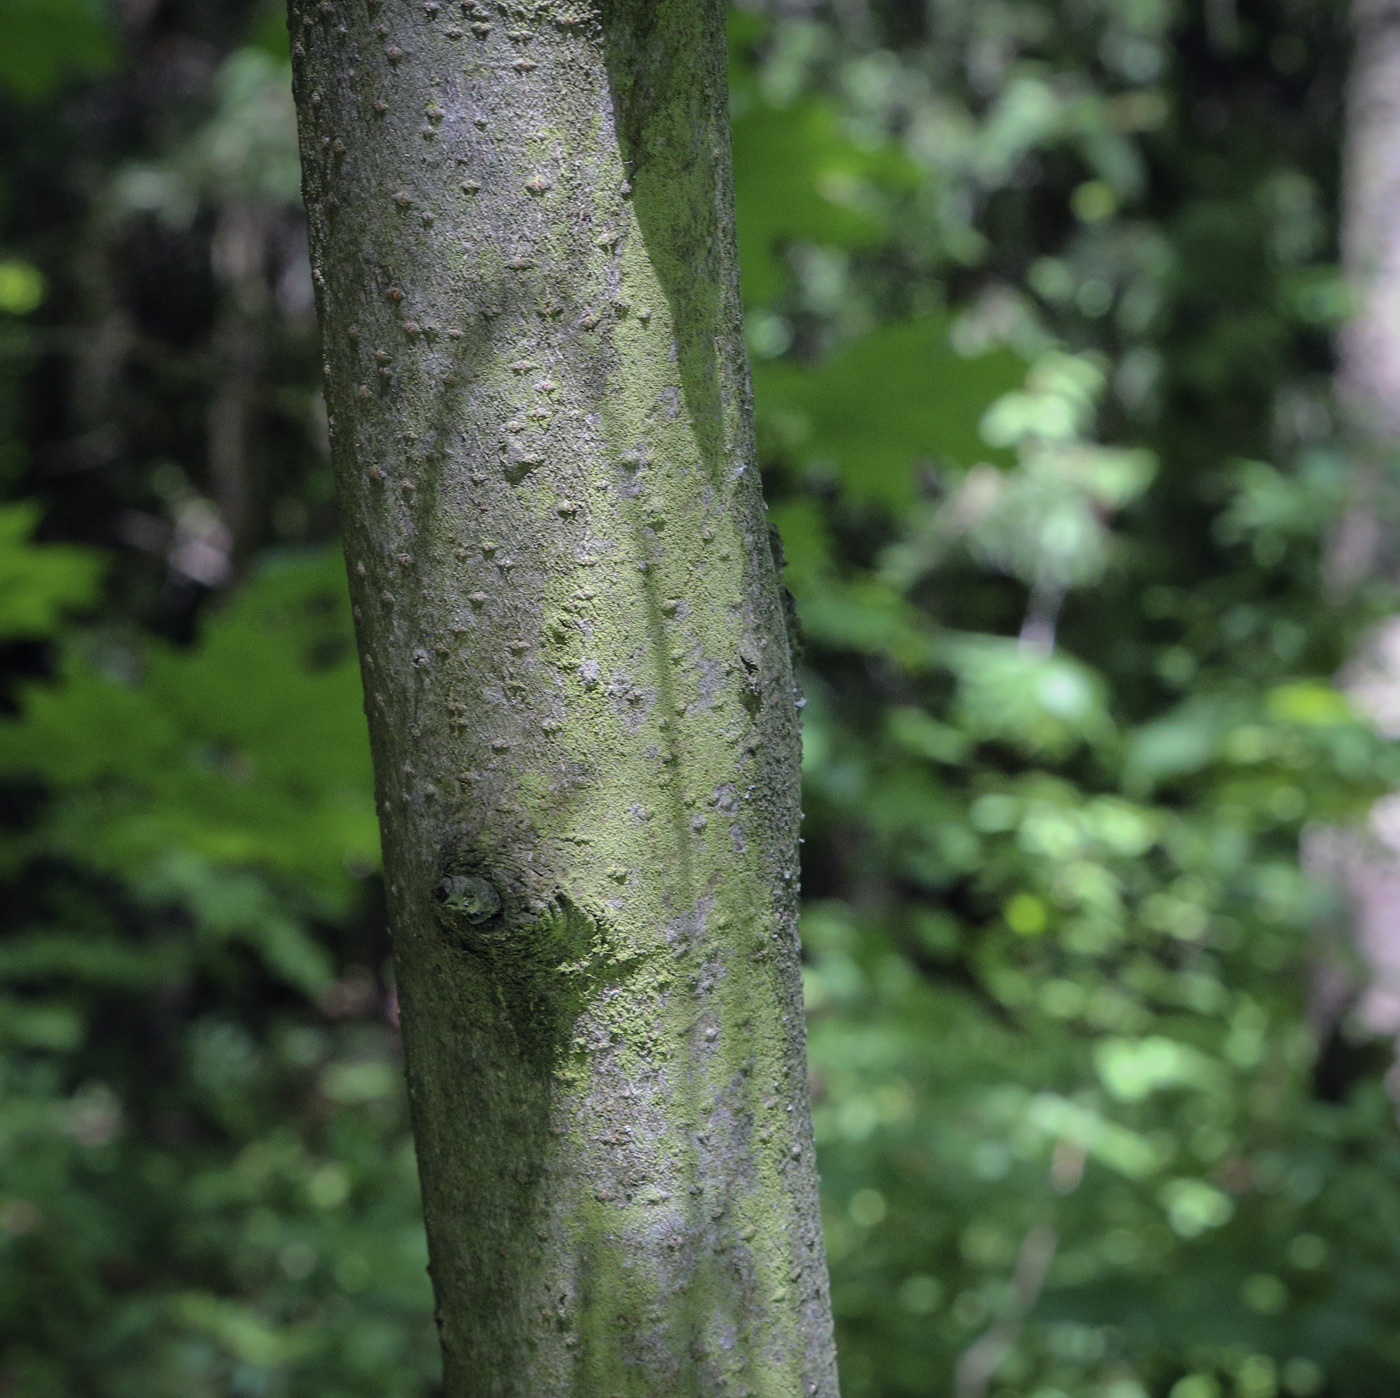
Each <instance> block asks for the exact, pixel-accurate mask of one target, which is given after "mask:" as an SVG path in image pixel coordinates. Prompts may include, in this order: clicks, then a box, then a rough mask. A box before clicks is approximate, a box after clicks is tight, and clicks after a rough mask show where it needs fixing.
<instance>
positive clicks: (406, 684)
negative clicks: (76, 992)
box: [290, 0, 836, 1398]
mask: <svg viewBox="0 0 1400 1398" xmlns="http://www.w3.org/2000/svg"><path fill="white" fill-rule="evenodd" d="M290 23H291V30H292V44H293V61H294V67H295V75H296V96H297V108H298V113H299V119H300V131H301V146H302V161H303V174H304V183H305V193H306V202H307V208H308V214H309V218H310V227H311V238H312V263H313V270H314V280H315V283H316V288H317V297H318V305H319V311H320V318H321V325H322V331H323V337H324V345H325V360H326V363H325V377H326V393H327V401H328V405H329V409H330V418H331V441H332V454H333V457H334V462H335V469H336V473H337V478H338V482H339V491H340V499H341V505H342V510H343V525H344V533H345V540H346V553H347V557H348V562H349V568H350V577H351V584H352V591H353V597H354V605H355V616H356V621H357V625H358V629H359V639H360V649H361V655H362V660H363V674H364V684H365V692H366V701H367V709H368V713H369V719H370V730H371V737H372V741H373V746H374V755H375V767H376V773H377V778H378V800H379V804H380V812H381V823H382V827H383V835H384V860H385V876H386V880H387V884H388V892H389V901H390V916H391V920H392V926H393V932H394V939H395V956H396V966H397V973H398V977H399V985H400V994H401V1002H402V1007H403V1028H404V1040H405V1048H406V1053H407V1060H408V1076H409V1089H410V1093H411V1096H412V1102H413V1111H414V1125H415V1132H416V1136H417V1142H418V1152H419V1164H420V1171H421V1175H422V1181H423V1192H424V1202H425V1208H426V1213H427V1222H428V1236H429V1245H430V1251H431V1256H432V1274H433V1282H434V1286H435V1288H436V1293H437V1298H438V1305H439V1324H440V1330H441V1334H442V1341H443V1351H444V1356H445V1363H446V1391H447V1392H448V1394H450V1395H454V1398H458V1396H459V1395H468V1394H470V1395H487V1394H489V1395H513V1394H519V1395H522V1396H523V1395H530V1398H545V1395H551V1396H552V1395H565V1394H569V1395H579V1396H580V1398H582V1396H583V1395H595V1394H596V1395H600V1398H601V1395H607V1398H620V1395H624V1394H628V1395H633V1394H634V1395H648V1398H659V1395H662V1394H665V1395H686V1394H720V1393H724V1394H734V1395H738V1394H746V1393H747V1394H753V1395H834V1394H835V1393H836V1378H835V1368H834V1360H833V1355H832V1346H831V1337H830V1318H829V1305H828V1300H827V1282H826V1268H825V1262H824V1259H823V1253H822V1245H821V1235H820V1230H819V1218H818V1208H817V1195H816V1171H815V1167H814V1161H813V1151H812V1136H811V1126H810V1113H809V1107H808V1099H807V1085H806V1073H805V1057H804V1053H805V1050H804V1037H803V1035H804V1030H803V1020H802V1001H801V993H800V979H799V966H798V956H797V936H796V898H797V850H796V838H797V825H798V751H799V736H798V726H797V714H796V695H795V691H794V685H793V677H792V671H791V660H790V655H789V648H788V644H787V639H786V629H785V625H784V615H783V606H782V600H781V593H780V587H779V582H778V579H777V576H776V570H775V564H774V559H773V555H772V552H771V550H770V545H769V539H768V531H767V527H766V524H765V521H764V513H763V503H762V499H761V496H760V490H759V482H758V479H757V473H756V469H755V465H754V448H753V439H752V428H751V410H750V403H749V390H748V378H747V366H746V361H745V356H744V348H743V339H742V323H741V313H740V305H739V299H738V287H737V267H736V253H735V240H734V226H733V209H732V205H733V199H732V192H731V187H730V168H729V148H728V140H729V136H728V117H727V82H726V70H725V41H724V31H723V7H722V5H721V4H720V3H719V0H558V3H550V0H532V3H495V4H484V3H475V4H474V3H472V2H471V0H467V3H465V4H456V3H454V4H446V3H444V4H441V5H440V4H438V3H435V0H429V3H427V4H423V3H418V2H417V0H415V3H408V0H354V3H351V0H335V3H329V0H328V2H327V3H322V4H319V5H314V4H310V3H307V2H306V0H294V2H293V4H292V7H291V12H290Z"/></svg>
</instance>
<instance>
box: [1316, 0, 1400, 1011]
mask: <svg viewBox="0 0 1400 1398" xmlns="http://www.w3.org/2000/svg"><path fill="white" fill-rule="evenodd" d="M1352 23H1353V31H1354V40H1353V42H1354V47H1353V52H1352V66H1351V73H1350V77H1349V83H1348V93H1347V134H1346V150H1345V158H1344V169H1343V185H1342V239H1341V241H1342V263H1343V269H1344V271H1345V274H1346V277H1347V280H1348V283H1349V285H1350V288H1351V293H1352V305H1353V310H1352V314H1351V317H1350V319H1349V321H1348V323H1347V324H1346V326H1345V327H1344V329H1343V332H1342V334H1341V337H1340V341H1339V346H1338V348H1339V354H1340V365H1339V371H1338V380H1337V390H1338V398H1339V401H1340V403H1341V405H1342V409H1343V412H1344V414H1345V416H1346V428H1347V431H1348V435H1349V436H1350V438H1351V441H1352V447H1353V459H1354V462H1355V465H1354V468H1353V479H1352V501H1351V505H1350V507H1349V509H1348V510H1347V513H1346V515H1345V517H1344V518H1343V520H1342V523H1341V526H1340V528H1339V529H1338V530H1337V533H1336V535H1335V537H1334V538H1333V540H1332V546H1331V553H1330V558H1329V560H1328V561H1329V573H1330V576H1331V581H1332V583H1333V585H1334V586H1335V587H1337V588H1339V589H1341V590H1349V589H1352V588H1355V587H1357V586H1358V585H1360V584H1363V583H1364V582H1366V581H1367V580H1368V579H1370V578H1373V577H1375V576H1377V574H1379V573H1386V574H1392V575H1393V574H1394V573H1395V572H1396V570H1397V567H1400V538H1397V534H1396V529H1395V521H1396V519H1397V510H1396V503H1397V499H1400V493H1398V492H1397V486H1400V0H1357V3H1356V4H1355V6H1354V8H1353V12H1352ZM1343 678H1344V682H1345V683H1346V685H1347V687H1348V689H1349V691H1350V692H1351V694H1352V697H1353V699H1354V700H1355V701H1356V702H1357V703H1358V705H1359V706H1360V707H1361V708H1362V709H1363V710H1364V711H1365V712H1366V713H1367V714H1368V715H1369V716H1370V718H1371V720H1372V721H1373V722H1374V723H1375V724H1376V725H1377V727H1378V728H1380V729H1381V730H1382V731H1383V732H1386V733H1388V734H1389V735H1390V736H1393V737H1400V617H1395V618H1391V619H1390V620H1388V621H1386V622H1385V623H1383V624H1382V625H1381V626H1380V627H1378V628H1377V629H1376V631H1375V632H1374V633H1373V635H1372V636H1371V637H1369V638H1368V640H1367V643H1366V644H1365V646H1364V647H1363V648H1362V650H1361V652H1360V654H1358V656H1357V657H1356V659H1355V661H1354V662H1353V663H1352V665H1351V666H1350V667H1349V670H1348V673H1347V674H1346V675H1345V676H1344V677H1343ZM1310 854H1311V855H1312V857H1313V859H1314V861H1315V862H1316V863H1317V864H1318V865H1320V867H1321V868H1322V869H1323V870H1325V871H1326V872H1328V873H1329V874H1331V875H1332V876H1333V877H1336V878H1338V879H1339V881H1340V883H1341V884H1342V886H1343V888H1344V890H1345V893H1346V895H1347V900H1348V904H1349V917H1350V922H1351V931H1352V936H1353V941H1354V947H1353V948H1352V949H1351V952H1352V954H1351V955H1350V956H1342V957H1336V956H1334V957H1332V958H1330V959H1329V960H1328V961H1327V962H1326V963H1325V964H1324V966H1323V967H1322V968H1321V969H1320V974H1319V983H1318V986H1317V991H1316V998H1317V1013H1318V1018H1319V1020H1320V1021H1321V1023H1322V1024H1323V1025H1324V1026H1328V1025H1330V1024H1332V1023H1334V1022H1335V1020H1336V1018H1337V1016H1338V1015H1339V1014H1340V1012H1341V1011H1342V1010H1343V1009H1344V1008H1345V1007H1346V1006H1348V1005H1350V1004H1352V1003H1353V1002H1354V1003H1356V1006H1357V1010H1358V1012H1359V1014H1360V1017H1361V1019H1362V1021H1363V1023H1365V1024H1366V1026H1367V1027H1368V1028H1370V1029H1371V1030H1372V1031H1373V1032H1377V1033H1386V1034H1391V1035H1397V1034H1400V796H1390V797H1387V798H1385V799H1384V800H1382V801H1380V802H1378V803H1377V805H1376V806H1375V808H1374V809H1373V810H1372V812H1371V817H1370V820H1369V822H1368V824H1367V827H1366V828H1365V830H1364V831H1362V832H1358V833H1351V832H1342V831H1336V830H1331V831H1324V832H1320V833H1318V834H1317V835H1315V836H1314V838H1313V841H1312V847H1311V850H1310ZM1357 954H1359V963H1360V966H1359V970H1360V979H1359V983H1358V975H1357V971H1356V970H1355V969H1352V968H1353V967H1354V966H1355V965H1356V962H1357V960H1358V955H1357Z"/></svg>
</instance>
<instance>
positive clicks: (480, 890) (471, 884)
mask: <svg viewBox="0 0 1400 1398" xmlns="http://www.w3.org/2000/svg"><path fill="white" fill-rule="evenodd" d="M438 899H439V901H440V902H441V904H442V910H443V912H444V913H446V914H449V915H450V916H452V917H454V918H462V919H463V920H465V921H466V922H469V923H471V924H472V926H473V927H479V926H480V925H481V924H482V923H483V922H490V920H491V919H492V918H493V917H495V916H496V914H497V913H499V912H500V911H501V895H500V894H499V893H497V892H496V888H495V885H494V884H490V883H487V881H486V880H485V879H479V878H476V877H475V876H473V875H468V874H452V875H450V876H449V877H447V878H445V879H443V881H442V882H441V883H440V884H438Z"/></svg>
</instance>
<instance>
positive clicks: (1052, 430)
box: [0, 0, 1400, 1398]
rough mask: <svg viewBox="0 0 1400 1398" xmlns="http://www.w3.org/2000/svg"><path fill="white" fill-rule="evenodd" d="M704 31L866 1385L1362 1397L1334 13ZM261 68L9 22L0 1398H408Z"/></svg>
mask: <svg viewBox="0 0 1400 1398" xmlns="http://www.w3.org/2000/svg"><path fill="white" fill-rule="evenodd" d="M731 41H732V54H731V57H732V72H733V111H734V133H735V153H736V171H737V177H738V189H739V201H740V202H739V220H740V238H741V244H742V256H743V263H744V275H745V279H746V280H745V295H746V299H747V302H748V306H749V333H750V342H751V349H752V352H753V356H754V383H755V390H756V396H757V404H758V413H759V429H760V439H761V444H762V452H763V466H764V469H765V473H766V478H767V481H768V491H769V499H770V503H771V509H772V515H773V518H774V520H775V522H777V523H778V524H779V526H780V527H781V530H782V534H783V537H784V540H785V543H786V548H787V555H788V568H787V577H788V582H789V586H790V587H791V589H792V591H793V592H794V594H795V596H796V599H797V603H798V609H799V612H800V614H801V617H802V619H803V623H804V626H805V632H806V651H805V660H804V684H805V689H806V694H807V699H808V703H807V708H806V715H805V717H806V760H805V766H806V778H807V808H808V820H807V829H806V846H805V859H804V884H805V890H806V898H807V904H806V915H805V921H804V938H805V945H806V965H807V995H808V1007H809V1017H810V1028H811V1048H812V1070H813V1089H814V1094H815V1100H816V1114H817V1129H818V1142H819V1148H820V1152H821V1165H822V1170H823V1176H824V1190H825V1205H826V1210H827V1240H828V1247H829V1251H830V1257H831V1263H832V1272H833V1288H834V1292H833V1294H834V1301H835V1306H836V1312H837V1323H838V1329H839V1335H838V1339H839V1345H840V1352H841V1365H842V1379H843V1387H844V1391H845V1392H846V1394H847V1395H848V1398H876V1396H877V1395H878V1398H915V1395H918V1396H919V1398H937V1396H938V1395H953V1394H957V1395H959V1398H970V1396H971V1395H975V1394H982V1393H988V1394H995V1395H998V1396H999V1398H1225V1395H1227V1394H1228V1395H1238V1398H1275V1395H1279V1394H1287V1395H1294V1398H1313V1396H1314V1395H1330V1396H1331V1398H1372V1396H1373V1395H1374V1398H1381V1395H1390V1394H1393V1393H1394V1391H1395V1383H1396V1380H1397V1376H1400V1338H1397V1337H1400V1186H1398V1185H1397V1179H1400V1139H1397V1133H1396V1115H1395V1103H1394V1101H1393V1100H1392V1097H1391V1095H1390V1093H1389V1092H1388V1090H1387V1077H1386V1075H1387V1071H1388V1069H1389V1066H1390V1063H1391V1060H1392V1058H1393V1046H1392V1045H1391V1044H1389V1043H1385V1042H1376V1041H1374V1040H1371V1039H1368V1038H1367V1037H1366V1036H1365V1035H1364V1033H1362V1032H1361V1031H1360V1030H1359V1028H1358V1027H1357V1025H1356V1024H1355V1023H1354V1022H1353V1020H1352V1018H1351V1017H1350V1016H1349V1015H1348V1013H1347V1010H1346V1006H1345V1005H1342V1006H1341V1007H1340V1008H1337V1007H1335V1006H1334V1007H1331V1008H1329V1005H1328V1001H1327V998H1326V996H1324V995H1323V994H1321V992H1320V989H1319V987H1320V986H1321V985H1322V983H1323V981H1324V979H1325V978H1326V977H1328V976H1330V977H1332V978H1333V980H1335V979H1336V977H1337V975H1338V974H1339V972H1338V968H1339V966H1342V965H1343V964H1344V962H1345V956H1346V952H1345V948H1346V937H1345V913H1344V909H1343V908H1342V906H1341V905H1340V903H1339V901H1338V900H1337V898H1336V896H1335V895H1334V894H1333V893H1331V892H1329V890H1328V889H1327V888H1326V887H1325V886H1323V885H1322V884H1320V883H1319V881H1318V880H1317V879H1315V878H1313V877H1310V876H1309V874H1308V872H1307V870H1306V869H1305V867H1304V862H1303V860H1302V858H1301V857H1300V853H1299V851H1300V841H1301V840H1302V839H1303V837H1304V834H1305V832H1306V831H1308V830H1311V829H1314V828H1316V827H1318V826H1320V825H1322V824H1324V823H1326V824H1332V825H1336V824H1345V823H1346V822H1348V821H1351V820H1354V819H1356V818H1357V817H1359V816H1360V815H1361V814H1362V813H1363V812H1364V811H1365V810H1366V808H1367V806H1368V804H1369V802H1370V801H1371V800H1372V799H1374V797H1376V796H1377V795H1379V794H1380V793H1382V792H1383V791H1385V790H1387V789H1388V788H1390V787H1393V786H1395V785H1396V784H1397V783H1400V761H1397V754H1396V752H1395V750H1394V748H1393V747H1392V746H1391V745H1390V744H1388V743H1386V742H1384V741H1383V740H1382V739H1381V738H1380V737H1378V736H1377V735H1376V734H1375V733H1374V732H1373V731H1372V730H1371V729H1370V728H1369V727H1368V726H1367V725H1366V724H1365V723H1363V722H1362V721H1361V720H1360V718H1359V717H1358V716H1357V715H1356V714H1354V713H1353V711H1352V709H1351V707H1350V705H1349V703H1348V701H1347V699H1346V697H1345V696H1344V695H1343V694H1342V693H1341V692H1340V691H1339V689H1338V688H1337V686H1336V685H1335V683H1334V680H1333V676H1334V675H1335V674H1336V673H1337V671H1338V669H1339V667H1340V666H1341V665H1342V663H1343V662H1344V661H1345V660H1346V658H1347V657H1348V655H1349V654H1350V653H1351V652H1352V651H1353V649H1354V647H1355V646H1356V644H1357V641H1358V638H1359V637H1360V635H1361V634H1362V633H1363V631H1364V629H1365V628H1366V626H1367V625H1368V624H1370V623H1371V622H1372V621H1373V620H1374V619H1375V618H1377V617H1379V616H1381V615H1384V614H1385V613H1386V612H1387V610H1391V609H1394V607H1395V605H1396V602H1395V599H1394V598H1393V597H1392V595H1391V590H1390V588H1389V587H1388V586H1386V585H1383V584H1381V583H1379V582H1376V583H1368V584H1366V585H1365V586H1363V587H1362V588H1360V589H1359V590H1357V591H1355V592H1352V593H1349V594H1348V595H1346V596H1344V597H1343V596H1339V595H1337V594H1336V593H1335V591H1332V590H1329V588H1328V587H1327V586H1326V585H1325V583H1324V577H1323V574H1324V568H1323V557H1324V553H1325V549H1326V547H1327V542H1328V539H1329V537H1330V536H1331V535H1332V532H1333V529H1334V526H1335V522H1336V520H1337V518H1338V515H1339V512H1340V511H1341V509H1342V508H1343V507H1344V505H1345V503H1346V501H1347V498H1348V470H1349V463H1348V459H1347V455H1346V452H1345V450H1344V448H1343V445H1342V441H1343V434H1342V432H1341V430H1340V428H1339V425H1338V423H1337V421H1336V414H1335V410H1334V408H1333V406H1332V400H1331V390H1330V382H1329V376H1330V372H1331V367H1332V361H1331V347H1330V344H1331V336H1332V334H1333V332H1334V330H1335V328H1336V326H1337V324H1338V323H1339V320H1340V318H1341V317H1342V316H1344V314H1345V312H1346V297H1345V295H1344V294H1343V291H1342V288H1341V284H1340V281H1339V278H1338V275H1337V271H1336V267H1335V257H1336V251H1335V247H1336V224H1337V166H1338V151H1339V144H1340V138H1341V126H1340V122H1341V112H1342V94H1343V87H1344V82H1345V65H1346V60H1347V46H1346V36H1345V13H1344V11H1343V10H1342V9H1341V8H1340V7H1339V6H1338V5H1335V4H1333V3H1330V0H1287V3H1285V0H1240V3H1239V4H1238V5H1233V6H1232V5H1225V4H1221V3H1218V0H1204V3H1203V4H1195V3H1186V0H1068V2H1067V3H1051V0H979V2H978V3H976V4H973V3H967V2H966V0H926V3H916V0H898V2H897V0H884V2H883V3H881V2H880V0H870V3H856V0H847V3H843V4H840V5H834V6H832V7H831V8H830V9H827V8H825V7H822V6H819V5H811V6H809V5H801V6H794V5H773V6H767V7H745V8H741V9H737V10H735V12H734V13H733V16H732V24H731ZM285 47H286V41H285V35H284V33H283V30H282V27H281V20H280V16H279V14H278V13H277V12H276V10H275V9H269V8H259V7H256V6H251V5H248V4H228V5H222V6H217V7H210V6H207V5H204V4H201V3H199V2H198V0H168V3H165V4H162V5H159V6H155V5H145V6H143V5H140V4H129V5H125V6H123V7H121V8H120V9H118V8H117V7H115V6H113V7H112V8H110V9H109V8H104V7H103V6H102V5H101V4H98V3H96V0H94V3H84V0H0V89H3V97H0V105H3V122H4V129H5V130H6V132H7V133H8V139H7V140H6V141H5V142H4V144H3V146H2V147H0V500H3V502H4V503H0V687H2V688H0V694H2V695H3V702H4V706H5V709H4V714H3V716H2V717H0V796H2V797H3V799H0V879H3V881H4V894H3V897H0V1394H14V1395H24V1398H50V1395H53V1398H58V1395H64V1398H69V1395H77V1394H83V1395H93V1398H125V1395H136V1394H140V1395H143V1398H149V1396H150V1395H161V1394H167V1393H168V1394H171V1395H175V1394H179V1395H182V1398H184V1395H190V1394H209V1395H224V1394H230V1395H240V1398H241V1395H278V1398H281V1395H287V1398H294V1396H296V1395H305V1396H306V1398H312V1395H314V1396H315V1398H331V1396H332V1395H337V1396H338V1395H355V1394H365V1395H371V1394H374V1395H386V1394H388V1395H403V1396H404V1398H409V1395H426V1394H429V1393H431V1392H432V1391H433V1385H434V1374H435V1363H436V1360H435V1353H434V1348H435V1339H434V1334H433V1326H432V1319H431V1314H430V1312H431V1296H430V1292H429V1289H428V1285H427V1280H426V1277H425V1275H424V1250H423V1243H422V1236H421V1227H420V1224H419V1220H418V1204H417V1198H416V1192H415V1191H416V1182H415V1177H414V1167H413V1160H412V1148H411V1141H410V1139H409V1135H408V1131H407V1124H406V1117H405V1111H404V1101H403V1091H402V1084H401V1079H400V1074H399V1068H398V1058H397V1041H396V1035H395V1029H394V1020H395V1010H394V999H393V986H392V970H391V967H390V965H389V961H388V946H387V941H386V937H385V933H384V929H383V917H382V910H381V906H380V897H379V888H378V882H377V874H376V857H377V856H376V850H377V837H376V831H375V826H374V819H373V793H372V785H371V777H370V772H369V767H368V760H367V753H366V747H365V742H364V733H363V722H362V718H361V714H360V695H359V681H358V672H357V669H356V666H355V661H354V656H353V648H352V642H351V637H350V633H349V628H348V622H347V616H346V611H347V609H346V604H345V597H344V585H343V580H342V577H341V564H340V559H339V555H338V552H337V550H336V548H335V544H334V510H333V503H332V501H331V491H330V483H329V475H328V468H327V464H326V461H325V454H324V437H323V430H322V428H321V417H320V414H321V408H320V405H319V397H318V388H317V368H316V361H317V356H316V351H315V340H314V326H313V325H312V322H311V319H310V306H309V295H308V287H307V281H308V275H309V274H308V272H307V269H306V267H305V253H304V236H303V234H302V233H301V229H300V223H299V213H298V210H297V205H296V166H295V150H294V146H293V143H292V126H291V109H290V101H289V97H288V95H287V86H288V75H287V68H286V62H285ZM230 395H233V396H230ZM230 405H232V406H230ZM230 413H233V414H234V417H233V418H232V419H231V418H230V416H229V414H230ZM220 414H222V416H221V415H220ZM231 420H236V421H237V422H239V423H241V424H242V427H241V428H240V431H241V432H242V434H243V435H242V437H240V439H239V440H241V441H242V442H243V443H244V446H243V448H242V449H241V451H240V452H238V453H235V456H234V458H233V466H232V467H230V466H229V465H228V464H227V463H228V455H227V453H224V455H223V456H220V454H219V450H218V447H219V441H218V440H216V439H217V438H218V434H219V433H220V432H226V431H227V424H228V422H229V421H231ZM219 461H223V462H224V463H225V464H224V465H223V466H219V465H218V462H219ZM231 469H233V470H234V475H235V476H236V477H237V478H236V479H231V478H230V475H229V472H230V470H231ZM220 508H222V512H223V518H222V520H221V518H220V513H219V510H220ZM1392 1085H1393V1084H1392Z"/></svg>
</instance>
